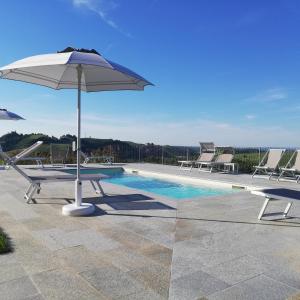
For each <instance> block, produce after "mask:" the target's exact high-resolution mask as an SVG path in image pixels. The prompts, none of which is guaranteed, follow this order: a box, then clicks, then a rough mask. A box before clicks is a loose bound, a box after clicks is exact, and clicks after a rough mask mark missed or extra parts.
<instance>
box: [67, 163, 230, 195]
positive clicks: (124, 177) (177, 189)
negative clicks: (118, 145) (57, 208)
mask: <svg viewBox="0 0 300 300" xmlns="http://www.w3.org/2000/svg"><path fill="white" fill-rule="evenodd" d="M65 172H68V173H71V174H75V173H76V170H74V169H70V170H66V171H65ZM81 173H82V174H99V173H101V174H105V175H108V176H109V177H108V178H105V179H103V181H105V182H109V183H112V184H118V185H123V186H126V187H129V188H133V189H138V190H143V191H147V192H150V193H153V194H157V195H161V196H166V197H169V198H172V199H176V200H180V199H187V198H200V197H208V196H219V195H227V194H230V193H233V192H235V190H233V189H231V188H219V187H215V186H198V185H197V186H196V185H190V184H182V183H178V182H173V181H169V180H162V179H158V178H154V177H148V176H147V177H145V176H140V175H137V174H131V173H126V172H124V170H123V169H121V168H113V169H81Z"/></svg>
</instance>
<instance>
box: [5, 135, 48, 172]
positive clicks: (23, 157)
mask: <svg viewBox="0 0 300 300" xmlns="http://www.w3.org/2000/svg"><path fill="white" fill-rule="evenodd" d="M42 144H43V142H42V141H38V142H36V143H34V144H33V145H31V146H30V147H29V148H26V149H24V150H23V151H21V152H20V153H18V154H17V155H15V156H14V157H11V158H10V161H11V162H12V163H14V164H16V163H17V162H18V161H20V160H31V161H35V162H36V164H37V166H38V167H42V168H44V165H43V160H45V157H29V156H28V155H29V154H30V153H32V152H33V151H34V150H36V149H37V148H38V147H40V146H41V145H42ZM1 151H2V149H1Z"/></svg>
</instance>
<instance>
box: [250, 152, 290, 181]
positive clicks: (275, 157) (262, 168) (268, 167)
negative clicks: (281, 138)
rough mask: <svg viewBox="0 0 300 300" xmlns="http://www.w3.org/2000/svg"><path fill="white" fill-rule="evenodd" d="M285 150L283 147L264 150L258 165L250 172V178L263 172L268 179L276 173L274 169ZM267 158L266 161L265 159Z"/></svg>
mask: <svg viewBox="0 0 300 300" xmlns="http://www.w3.org/2000/svg"><path fill="white" fill-rule="evenodd" d="M284 152H285V149H270V150H268V151H267V152H266V154H265V155H264V157H263V158H262V160H261V162H260V163H259V165H258V166H254V167H255V171H254V173H253V174H252V178H253V177H254V176H255V175H256V174H257V173H259V172H260V173H263V174H266V175H269V180H270V179H271V177H272V176H273V175H274V174H276V170H277V168H278V165H279V162H280V160H281V158H282V156H283V154H284ZM266 159H267V161H266Z"/></svg>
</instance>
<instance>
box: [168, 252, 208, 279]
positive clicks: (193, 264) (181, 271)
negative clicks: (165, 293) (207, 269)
mask: <svg viewBox="0 0 300 300" xmlns="http://www.w3.org/2000/svg"><path fill="white" fill-rule="evenodd" d="M203 267H204V265H203V264H202V263H201V262H199V261H198V260H196V259H194V258H192V259H191V258H188V257H182V256H173V259H172V270H171V279H172V280H174V279H176V278H179V277H182V276H184V275H188V274H191V273H195V272H196V271H200V270H202V269H203Z"/></svg>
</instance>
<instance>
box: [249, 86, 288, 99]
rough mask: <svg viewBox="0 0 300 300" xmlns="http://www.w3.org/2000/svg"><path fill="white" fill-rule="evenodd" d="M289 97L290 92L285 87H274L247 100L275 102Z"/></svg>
mask: <svg viewBox="0 0 300 300" xmlns="http://www.w3.org/2000/svg"><path fill="white" fill-rule="evenodd" d="M287 98H288V94H287V92H286V91H285V89H283V88H272V89H268V90H265V91H262V92H260V93H257V94H256V95H254V96H252V97H249V98H247V99H245V101H246V102H275V101H281V100H285V99H287Z"/></svg>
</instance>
